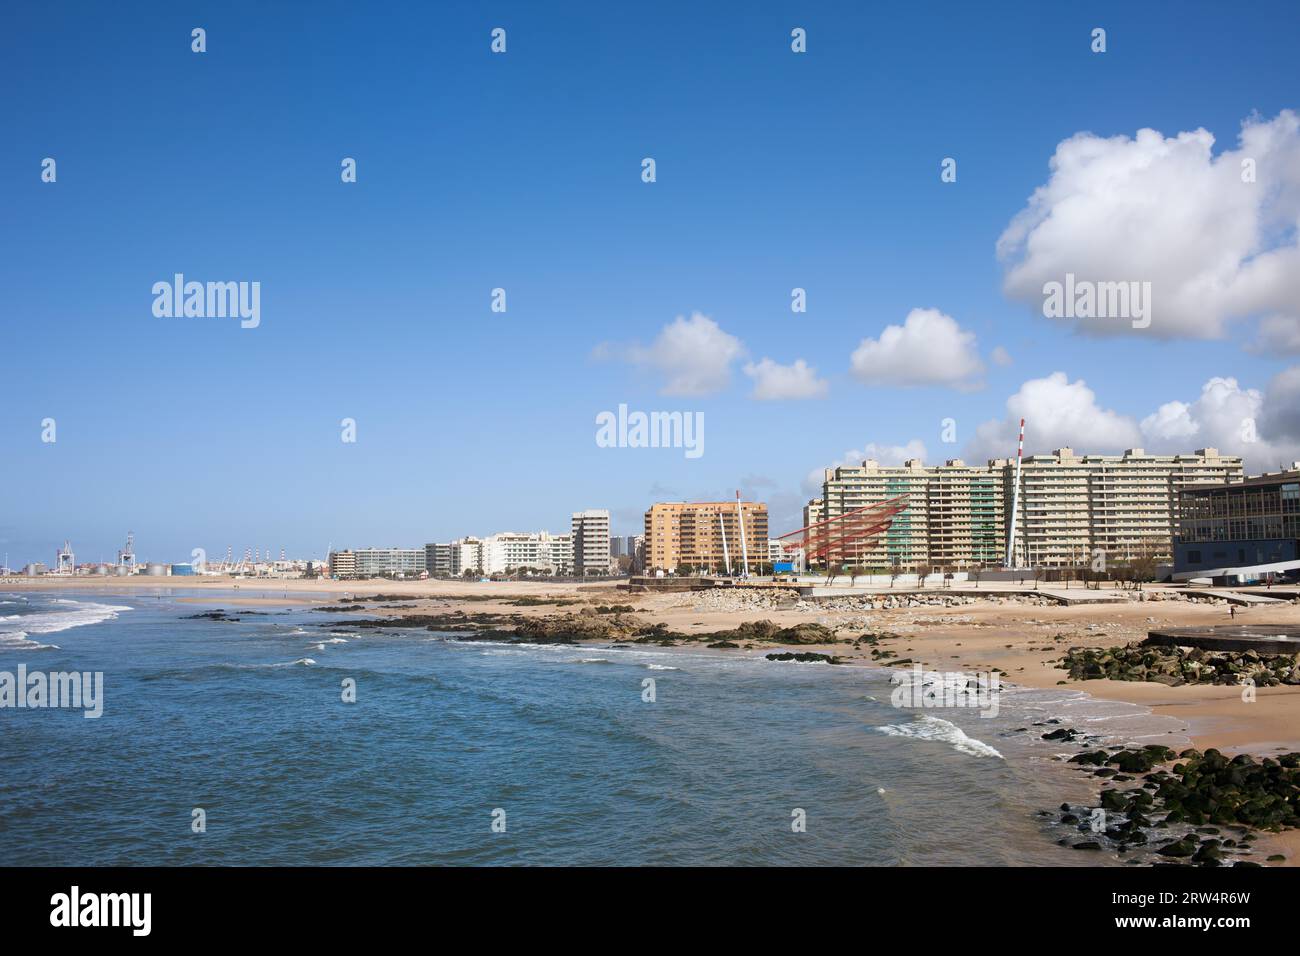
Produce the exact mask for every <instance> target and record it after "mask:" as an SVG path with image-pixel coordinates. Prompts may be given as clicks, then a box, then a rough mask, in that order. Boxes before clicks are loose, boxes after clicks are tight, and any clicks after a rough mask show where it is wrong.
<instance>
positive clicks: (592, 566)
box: [572, 508, 611, 577]
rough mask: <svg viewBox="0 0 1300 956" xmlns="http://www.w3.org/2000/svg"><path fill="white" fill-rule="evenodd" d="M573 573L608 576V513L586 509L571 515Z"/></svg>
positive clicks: (601, 510) (581, 575)
mask: <svg viewBox="0 0 1300 956" xmlns="http://www.w3.org/2000/svg"><path fill="white" fill-rule="evenodd" d="M572 527H573V573H574V574H576V575H578V576H579V577H585V576H587V575H589V574H601V575H604V574H609V569H610V564H611V562H610V558H609V512H608V511H606V510H604V509H596V508H593V509H588V510H587V511H575V512H574V513H573V525H572Z"/></svg>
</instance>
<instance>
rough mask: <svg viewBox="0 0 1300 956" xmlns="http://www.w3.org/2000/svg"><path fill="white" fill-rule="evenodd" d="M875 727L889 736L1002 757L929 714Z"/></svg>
mask: <svg viewBox="0 0 1300 956" xmlns="http://www.w3.org/2000/svg"><path fill="white" fill-rule="evenodd" d="M876 729H877V730H879V731H880V732H881V733H882V734H889V735H890V736H891V737H913V738H915V739H917V740H938V741H941V742H943V743H946V744H949V745H950V746H951V747H952V748H953V749H954V750H957V751H960V752H961V753H964V754H970V755H971V756H972V757H997V758H998V759H999V760H1001V759H1002V754H1000V753H998V752H997V751H996V750H994V749H993V748H992V747H990V746H989V745H988V744H986V743H984V742H983V741H982V740H976V739H975V738H974V737H968V736H966V733H965V732H964V731H963V730H962V729H961V728H960V727H958V726H957V725H956V724H953V723H949V722H948V721H946V720H944V719H942V718H940V717H931V716H930V715H929V714H921V715H920V716H919V717H918V718H917V719H916V720H913V721H912V722H911V723H906V724H885V725H884V726H883V727H877V728H876Z"/></svg>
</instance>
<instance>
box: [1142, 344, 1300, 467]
mask: <svg viewBox="0 0 1300 956" xmlns="http://www.w3.org/2000/svg"><path fill="white" fill-rule="evenodd" d="M1298 403H1300V366H1297V367H1296V368H1292V369H1288V370H1287V371H1285V372H1283V373H1281V374H1280V375H1278V376H1276V377H1274V379H1273V380H1272V381H1271V382H1269V384H1268V387H1267V388H1265V389H1264V390H1262V391H1261V390H1260V389H1255V388H1242V387H1241V386H1240V385H1239V384H1238V383H1237V380H1236V379H1235V378H1212V379H1210V380H1209V381H1208V382H1206V383H1205V384H1204V385H1203V386H1202V387H1201V394H1200V397H1199V398H1197V399H1196V400H1194V401H1191V402H1179V401H1173V402H1166V403H1165V404H1164V405H1162V406H1160V408H1159V409H1158V410H1157V411H1156V412H1155V413H1153V414H1151V415H1148V416H1147V417H1146V418H1144V419H1143V420H1142V433H1143V436H1144V437H1145V438H1146V442H1147V444H1146V448H1147V450H1148V451H1156V452H1161V453H1164V454H1173V453H1175V452H1180V451H1191V450H1193V449H1196V448H1217V449H1218V450H1219V451H1220V452H1223V453H1224V454H1228V455H1240V456H1241V457H1242V458H1243V459H1244V465H1245V469H1246V472H1247V473H1248V474H1249V473H1256V472H1261V471H1274V470H1276V469H1277V468H1278V467H1279V466H1286V465H1289V464H1290V463H1291V462H1293V461H1295V460H1296V458H1297V456H1298V455H1300V404H1298Z"/></svg>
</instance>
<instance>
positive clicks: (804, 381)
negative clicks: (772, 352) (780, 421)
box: [745, 358, 828, 401]
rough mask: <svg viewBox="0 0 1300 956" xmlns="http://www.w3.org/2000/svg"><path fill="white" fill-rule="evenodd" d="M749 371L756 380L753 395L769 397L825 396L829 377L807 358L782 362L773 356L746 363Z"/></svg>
mask: <svg viewBox="0 0 1300 956" xmlns="http://www.w3.org/2000/svg"><path fill="white" fill-rule="evenodd" d="M745 374H746V375H748V376H749V377H750V378H752V379H753V380H754V391H753V393H752V394H751V395H750V398H757V399H761V400H765V401H771V400H775V399H783V398H791V399H793V398H825V397H826V392H827V387H828V386H827V384H826V380H825V379H823V378H818V377H817V370H816V369H815V368H813V367H812V366H810V365H808V364H807V363H806V362H805V361H804V360H803V359H795V362H794V364H793V365H778V364H777V363H776V362H773V361H772V360H771V359H770V358H765V359H763V360H762V361H761V362H758V363H757V364H755V363H753V362H750V363H748V364H747V365H746V366H745Z"/></svg>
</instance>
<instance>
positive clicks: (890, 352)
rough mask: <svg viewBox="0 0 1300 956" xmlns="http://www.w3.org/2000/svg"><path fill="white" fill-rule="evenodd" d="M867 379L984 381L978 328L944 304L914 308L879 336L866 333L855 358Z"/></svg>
mask: <svg viewBox="0 0 1300 956" xmlns="http://www.w3.org/2000/svg"><path fill="white" fill-rule="evenodd" d="M849 364H850V368H851V371H852V372H853V375H854V377H855V378H857V379H858V380H859V381H861V382H863V383H865V384H867V385H894V386H911V385H950V386H953V387H956V388H960V389H970V388H975V387H978V384H979V383H978V379H979V376H980V375H982V374H983V372H984V363H983V362H981V361H980V358H979V352H978V350H977V349H976V346H975V333H974V332H967V331H964V330H963V329H962V327H961V326H960V325H958V324H957V322H956V320H955V319H953V318H952V317H951V316H949V315H945V314H944V313H942V312H940V311H939V310H938V309H913V310H912V311H911V312H909V313H908V314H907V318H906V319H904V321H903V324H902V325H890V326H886V327H885V330H884V331H883V332H881V333H880V338H878V339H863V340H862V342H861V343H860V344H859V345H858V347H857V349H855V350H854V352H853V356H852V358H851V359H850V360H849Z"/></svg>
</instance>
